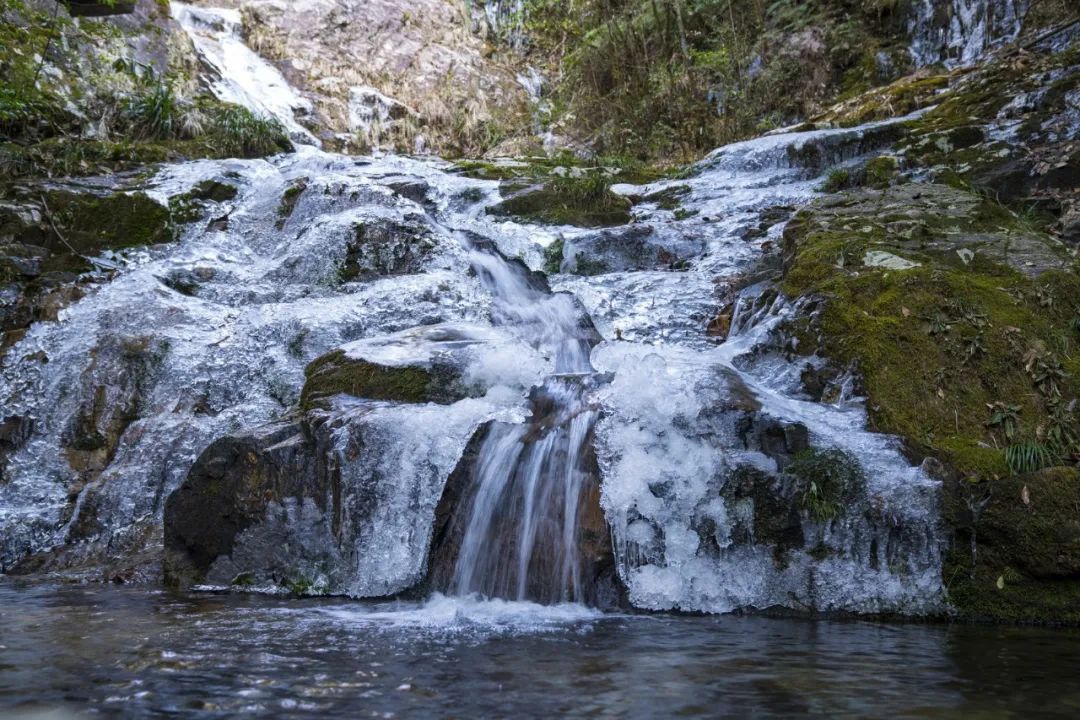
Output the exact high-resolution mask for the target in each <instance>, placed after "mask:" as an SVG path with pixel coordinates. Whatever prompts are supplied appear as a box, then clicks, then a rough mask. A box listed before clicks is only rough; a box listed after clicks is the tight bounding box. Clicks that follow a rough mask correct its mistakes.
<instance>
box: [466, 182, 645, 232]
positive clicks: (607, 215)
mask: <svg viewBox="0 0 1080 720" xmlns="http://www.w3.org/2000/svg"><path fill="white" fill-rule="evenodd" d="M609 185H610V181H609V180H605V179H604V177H602V176H596V175H593V176H584V177H574V176H571V175H566V176H563V177H556V178H554V179H552V180H550V181H548V182H547V183H545V184H544V185H542V186H540V187H535V186H527V187H525V188H523V189H520V190H518V191H517V192H515V193H514V194H511V195H510V196H509V197H507V198H506V199H505V200H503V201H502V202H500V203H499V204H497V205H493V206H491V207H489V208H487V212H488V214H490V215H496V216H503V217H519V218H523V219H525V220H532V221H535V222H543V223H549V224H552V225H576V226H579V227H611V226H615V225H625V224H626V223H629V222H630V219H631V218H630V208H631V203H630V200H629V199H627V198H625V197H623V196H621V195H616V194H615V193H613V192H612V191H611V190H610V189H609Z"/></svg>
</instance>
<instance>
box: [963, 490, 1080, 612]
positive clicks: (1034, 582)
mask: <svg viewBox="0 0 1080 720" xmlns="http://www.w3.org/2000/svg"><path fill="white" fill-rule="evenodd" d="M1077 507H1080V470H1078V469H1076V468H1054V469H1049V470H1043V471H1040V472H1037V473H1033V474H1029V475H1023V476H1016V477H1010V478H999V479H997V480H994V481H989V482H983V483H976V484H973V483H964V482H957V483H950V484H949V485H948V486H947V492H946V503H945V517H946V519H947V520H948V521H949V524H950V525H951V526H952V527H954V528H955V530H956V534H957V537H956V541H955V542H954V543H953V546H952V549H951V551H950V553H949V554H948V556H947V557H946V562H945V568H944V579H945V584H946V588H947V590H948V594H949V600H950V602H952V603H953V605H954V606H955V607H956V608H957V609H958V610H960V611H961V612H962V613H963V614H964V615H965V616H967V617H970V618H974V619H982V620H998V621H1001V620H1005V621H1010V622H1040V623H1047V622H1050V623H1070V624H1077V623H1080V515H1077V512H1076V508H1077Z"/></svg>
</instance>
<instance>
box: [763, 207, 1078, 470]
mask: <svg viewBox="0 0 1080 720" xmlns="http://www.w3.org/2000/svg"><path fill="white" fill-rule="evenodd" d="M875 197H876V198H877V199H876V200H874V199H872V198H875ZM888 198H893V200H891V201H890V200H889V199H888ZM999 210H1000V207H999V206H994V205H992V204H989V205H987V204H986V201H984V200H982V199H980V198H978V197H977V196H970V195H969V196H968V200H966V201H965V199H964V194H963V193H960V192H958V191H955V190H952V189H942V188H941V187H940V186H901V187H900V188H894V189H890V190H889V191H888V195H887V197H886V199H885V200H884V201H883V200H882V199H881V194H880V193H863V194H855V193H849V194H846V195H843V196H839V198H835V199H832V200H827V201H823V202H822V203H821V204H818V205H815V206H811V207H810V208H809V209H807V210H804V211H802V212H801V213H800V214H799V215H798V216H797V217H796V218H795V220H793V221H792V223H790V224H789V225H788V227H787V228H786V230H785V256H786V257H785V268H786V275H785V279H784V283H783V288H784V290H785V292H786V293H787V294H788V295H789V296H791V297H800V296H816V297H817V298H819V299H820V308H819V311H818V312H817V313H815V314H814V315H813V317H812V318H810V317H807V318H804V319H803V320H801V321H799V322H797V323H795V324H794V325H793V326H792V327H791V328H790V330H791V332H793V333H794V334H795V335H796V336H797V337H798V338H799V339H800V347H801V348H802V349H803V350H805V351H806V352H808V353H810V352H815V351H816V352H820V353H821V354H823V355H825V356H826V357H828V358H830V359H832V360H833V361H834V362H835V363H836V364H837V365H838V366H840V367H854V368H857V369H858V371H859V372H860V374H861V378H862V383H863V391H864V392H865V393H866V395H867V396H868V399H869V402H868V404H867V407H868V411H869V417H870V421H871V424H872V426H873V427H874V429H876V430H880V431H882V432H888V433H892V434H896V435H899V436H900V437H901V438H903V439H904V441H905V443H906V446H907V448H908V450H909V451H910V452H911V453H912V455H913V456H914V457H915V458H921V457H924V456H927V455H931V456H934V457H937V458H938V459H940V460H942V461H943V462H945V463H946V464H947V465H949V467H950V468H952V469H953V470H954V471H955V472H956V473H958V474H959V475H960V476H961V477H972V478H978V479H992V478H994V477H995V476H1003V475H1005V474H1007V473H1008V472H1009V469H1008V466H1007V464H1006V462H1005V452H1004V450H1003V448H1005V447H1006V446H1007V445H1009V444H1010V443H1013V442H1022V441H1029V440H1034V439H1036V438H1037V437H1040V436H1041V434H1042V433H1045V432H1047V431H1048V429H1050V428H1056V429H1058V430H1059V431H1060V432H1061V433H1064V434H1065V435H1066V436H1070V435H1071V436H1073V437H1075V436H1080V427H1078V426H1077V422H1076V419H1075V417H1074V416H1073V415H1072V414H1071V413H1069V412H1066V411H1062V410H1061V408H1062V407H1066V406H1068V404H1069V403H1070V401H1071V400H1072V399H1073V398H1077V397H1080V360H1078V359H1077V357H1076V356H1075V354H1074V353H1071V352H1068V348H1070V347H1072V344H1073V343H1075V330H1073V329H1072V323H1073V319H1074V318H1075V317H1076V315H1077V313H1078V312H1080V275H1078V274H1077V273H1076V272H1075V271H1074V270H1072V269H1070V266H1069V265H1068V264H1067V260H1066V258H1065V256H1064V254H1063V253H1062V254H1060V255H1059V252H1060V250H1059V248H1057V247H1056V245H1055V243H1054V241H1052V240H1051V239H1050V238H1049V237H1046V236H1041V237H1040V236H1039V234H1038V233H1031V232H1029V231H1027V230H1024V229H1023V228H1020V227H1017V226H1016V220H1015V218H1013V217H1012V216H1011V215H1010V214H1009V213H1008V212H1007V211H1002V212H1000V213H999V212H998V211H999ZM1044 251H1045V253H1044ZM872 253H887V254H889V255H895V256H896V257H897V258H899V259H901V260H904V261H906V263H907V264H906V265H901V266H899V267H907V268H908V269H896V267H897V266H895V265H894V266H893V267H891V268H890V267H886V266H880V267H874V266H870V265H869V264H867V263H865V261H866V260H868V259H869V258H870V256H871V255H872ZM1040 253H1044V254H1040ZM1055 257H1060V260H1059V261H1057V264H1056V267H1055V266H1054V265H1053V264H1052V261H1053V258H1055ZM1025 258H1044V259H1046V264H1045V265H1043V266H1042V267H1041V268H1038V269H1041V272H1034V271H1035V270H1036V269H1037V268H1035V267H1033V266H1034V265H1035V264H1036V260H1034V259H1025ZM1006 261H1007V262H1006ZM1039 262H1041V261H1039ZM1029 263H1030V264H1031V266H1029ZM1014 265H1015V267H1014ZM1040 368H1041V370H1040ZM1040 373H1042V375H1040ZM1046 373H1049V374H1051V375H1054V378H1053V380H1052V386H1051V385H1050V384H1048V380H1047V378H1046V377H1043V375H1045V374H1046ZM1040 378H1041V379H1040ZM999 402H1002V403H1007V404H1010V405H1015V406H1016V407H1017V408H1018V410H1017V413H1016V415H1017V421H1016V426H1015V428H1011V429H1010V432H1009V433H1008V437H1007V436H1006V433H1005V432H1004V429H1003V428H1002V427H999V426H995V425H992V424H990V423H991V421H992V412H991V410H990V408H992V407H993V406H994V404H995V403H999ZM1075 450H1076V448H1071V447H1064V446H1063V447H1060V448H1058V449H1057V453H1058V455H1059V456H1060V457H1062V458H1063V459H1064V458H1066V457H1067V456H1068V455H1069V454H1070V453H1072V452H1074V451H1075Z"/></svg>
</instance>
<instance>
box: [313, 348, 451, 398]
mask: <svg viewBox="0 0 1080 720" xmlns="http://www.w3.org/2000/svg"><path fill="white" fill-rule="evenodd" d="M304 374H305V377H306V381H305V383H304V389H303V391H302V392H301V395H300V407H301V408H302V409H304V410H305V411H306V410H310V409H311V408H313V407H315V406H316V405H317V404H319V403H321V402H324V401H326V400H327V399H329V398H331V397H333V396H334V395H340V394H345V395H352V396H353V397H359V398H366V399H368V400H393V401H397V402H406V403H422V402H427V401H428V400H429V399H430V397H429V395H430V394H429V391H428V390H429V385H430V384H431V382H432V377H431V375H430V374H429V373H428V371H427V370H424V369H423V368H419V367H387V366H383V365H376V364H374V363H369V362H364V361H362V360H354V359H352V358H349V357H348V356H346V355H345V353H344V352H343V351H340V350H338V351H335V352H332V353H329V354H327V355H324V356H323V357H321V358H319V359H317V360H315V361H313V362H312V363H311V364H310V365H308V366H307V369H306V370H305V372H304Z"/></svg>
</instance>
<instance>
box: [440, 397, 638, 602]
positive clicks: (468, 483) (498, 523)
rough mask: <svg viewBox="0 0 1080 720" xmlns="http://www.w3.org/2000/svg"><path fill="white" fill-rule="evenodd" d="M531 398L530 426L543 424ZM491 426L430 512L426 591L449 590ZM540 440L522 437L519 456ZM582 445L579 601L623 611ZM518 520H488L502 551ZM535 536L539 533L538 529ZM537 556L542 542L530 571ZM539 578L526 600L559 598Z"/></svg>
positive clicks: (539, 560)
mask: <svg viewBox="0 0 1080 720" xmlns="http://www.w3.org/2000/svg"><path fill="white" fill-rule="evenodd" d="M533 400H534V420H533V422H534V423H537V424H539V425H544V422H545V421H544V417H545V414H544V411H543V409H542V408H543V398H542V396H534V398H533ZM493 426H494V424H493V423H488V424H486V425H484V426H483V427H481V428H480V429H479V430H477V432H476V433H475V434H474V435H473V437H472V439H471V440H470V441H469V445H468V447H467V449H466V451H465V453H464V455H463V456H462V458H461V461H460V462H459V463H458V465H457V467H456V468H455V469H454V472H453V473H452V474H451V475H450V477H449V479H448V480H447V482H446V486H445V489H444V490H443V494H442V497H441V499H440V501H439V505H438V507H437V509H436V512H435V525H434V532H433V534H432V542H431V553H430V560H429V563H428V567H429V570H428V576H427V580H426V582H425V589H430V590H434V591H439V592H446V591H448V590H451V589H452V584H453V579H454V572H455V568H456V565H457V562H458V556H459V553H460V550H461V543H462V541H463V539H464V536H465V532H466V530H467V528H468V525H469V520H470V517H471V513H470V512H469V510H470V508H471V507H472V504H473V502H474V499H475V496H476V492H477V489H478V482H479V481H478V479H477V473H478V467H479V465H478V461H479V459H480V448H481V447H482V446H483V443H484V440H485V439H486V437H487V435H488V433H490V432H491V431H492V428H493ZM545 428H546V429H547V430H548V431H550V427H549V426H545ZM540 440H541V436H539V435H537V436H535V437H530V438H528V439H526V440H525V446H526V447H525V449H524V450H523V454H527V453H528V452H529V448H530V447H532V446H533V445H534V444H536V443H538V442H540ZM586 446H587V447H588V448H589V449H588V451H587V452H586V453H585V457H583V458H581V468H580V471H582V472H584V473H586V475H587V479H586V480H585V481H584V482H583V483H582V485H581V495H580V497H579V498H578V500H577V506H578V508H579V510H578V538H577V543H576V544H575V549H574V552H575V553H576V555H577V563H578V565H579V567H580V569H581V579H582V590H583V592H584V593H585V597H584V598H583V600H584V602H586V603H587V604H589V605H591V606H594V607H600V608H608V609H612V608H619V607H626V606H627V601H626V597H625V590H624V589H623V587H622V584H621V582H620V581H619V579H618V576H617V573H616V570H615V558H614V553H613V551H612V547H611V531H610V529H609V528H608V524H607V520H606V519H605V517H604V513H603V510H602V509H601V507H600V479H599V469H598V467H597V464H596V456H595V454H594V453H593V451H592V449H591V448H592V444H591V443H587V444H586ZM521 522H522V518H521V517H519V516H517V515H507V514H499V516H498V517H496V518H495V519H494V520H493V528H495V530H494V532H495V533H496V535H497V536H498V540H497V541H496V542H497V543H498V544H499V545H500V546H502V547H504V548H512V547H514V546H515V544H516V542H517V534H518V532H519V531H520V523H521ZM540 532H541V533H543V530H541V531H540ZM542 554H543V542H542V539H541V541H540V542H538V544H537V549H536V551H535V553H534V557H533V558H532V559H531V561H530V567H533V566H537V565H542V564H543V563H544V561H545V560H546V559H547V558H546V557H541V555H542ZM549 562H550V560H549ZM538 575H541V573H537V572H530V578H531V580H532V581H533V582H532V584H530V585H529V586H528V587H527V588H526V597H527V598H528V599H531V600H535V601H538V602H545V603H550V602H558V601H560V600H562V599H563V598H562V595H561V593H560V589H559V588H552V587H546V586H544V585H542V584H541V583H540V582H539V581H537V576H538ZM489 580H490V578H489ZM489 591H490V592H495V593H496V594H498V591H497V590H491V589H489Z"/></svg>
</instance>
